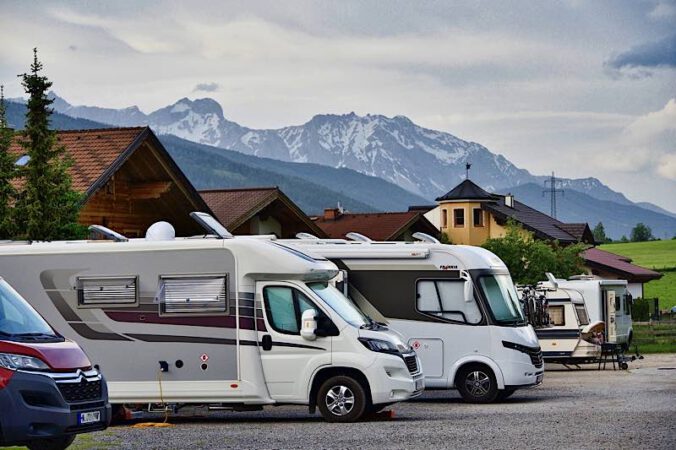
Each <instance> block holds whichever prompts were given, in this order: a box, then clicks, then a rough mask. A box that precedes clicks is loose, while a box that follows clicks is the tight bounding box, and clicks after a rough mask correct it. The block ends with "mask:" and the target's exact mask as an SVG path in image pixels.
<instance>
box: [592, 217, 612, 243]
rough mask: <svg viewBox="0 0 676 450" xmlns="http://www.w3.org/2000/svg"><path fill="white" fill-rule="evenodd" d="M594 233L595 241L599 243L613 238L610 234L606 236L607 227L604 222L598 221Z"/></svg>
mask: <svg viewBox="0 0 676 450" xmlns="http://www.w3.org/2000/svg"><path fill="white" fill-rule="evenodd" d="M592 233H593V234H594V241H595V242H596V243H598V244H603V243H606V242H610V241H611V239H610V238H609V237H608V236H606V229H605V228H604V227H603V222H599V223H597V224H596V226H595V227H594V231H592Z"/></svg>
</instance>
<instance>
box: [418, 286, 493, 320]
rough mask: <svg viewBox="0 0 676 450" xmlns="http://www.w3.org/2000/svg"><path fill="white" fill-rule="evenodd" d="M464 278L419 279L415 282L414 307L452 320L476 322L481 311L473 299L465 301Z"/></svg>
mask: <svg viewBox="0 0 676 450" xmlns="http://www.w3.org/2000/svg"><path fill="white" fill-rule="evenodd" d="M464 286H465V282H464V280H420V281H418V282H417V284H416V299H417V300H416V308H417V309H418V311H420V312H421V313H424V314H430V315H433V316H436V317H441V318H443V319H447V320H451V321H454V322H462V323H470V324H477V323H479V322H481V312H480V311H479V307H478V306H477V304H476V302H475V301H471V302H469V303H468V302H465V294H464V289H465V287H464Z"/></svg>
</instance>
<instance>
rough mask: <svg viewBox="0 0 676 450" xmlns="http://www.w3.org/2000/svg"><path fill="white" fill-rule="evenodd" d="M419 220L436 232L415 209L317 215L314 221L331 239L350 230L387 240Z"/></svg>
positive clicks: (343, 236) (377, 239)
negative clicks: (334, 216) (330, 215)
mask: <svg viewBox="0 0 676 450" xmlns="http://www.w3.org/2000/svg"><path fill="white" fill-rule="evenodd" d="M419 221H421V225H422V227H423V228H424V229H425V232H427V233H432V234H435V235H436V234H438V230H437V229H436V228H435V227H434V225H432V224H431V223H430V222H429V221H428V220H427V219H426V218H425V217H424V216H423V215H422V214H420V213H419V212H416V211H406V212H387V213H364V214H350V213H346V214H342V215H339V216H338V218H337V219H325V218H324V217H318V218H316V219H315V223H316V224H317V225H319V226H320V227H321V229H322V230H324V232H326V234H327V235H328V236H329V237H330V238H333V239H341V238H343V239H344V238H345V235H346V234H347V233H349V232H351V231H353V232H356V233H361V234H363V235H365V236H367V237H369V238H371V239H373V240H374V241H387V240H389V239H394V238H396V237H398V236H399V235H400V234H401V233H402V232H404V231H405V230H406V229H407V228H408V227H410V226H412V225H414V224H416V223H418V222H419Z"/></svg>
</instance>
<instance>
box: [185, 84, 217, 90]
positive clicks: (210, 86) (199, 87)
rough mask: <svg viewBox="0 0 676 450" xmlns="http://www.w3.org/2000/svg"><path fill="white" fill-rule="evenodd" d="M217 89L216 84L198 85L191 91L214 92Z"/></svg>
mask: <svg viewBox="0 0 676 450" xmlns="http://www.w3.org/2000/svg"><path fill="white" fill-rule="evenodd" d="M219 88H220V86H219V85H218V83H198V84H197V85H196V86H195V88H194V89H193V90H192V91H193V92H198V91H202V92H216V91H217V90H218V89H219Z"/></svg>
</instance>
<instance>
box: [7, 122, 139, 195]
mask: <svg viewBox="0 0 676 450" xmlns="http://www.w3.org/2000/svg"><path fill="white" fill-rule="evenodd" d="M145 130H146V127H133V128H104V129H96V130H69V131H58V132H57V139H58V142H59V144H61V145H63V146H65V147H66V150H67V151H68V154H69V155H70V156H71V158H72V159H73V166H72V167H71V169H70V175H71V177H72V179H73V189H75V190H76V191H78V192H86V191H87V190H88V189H90V188H91V187H92V186H93V185H94V183H95V182H96V181H97V180H98V179H99V178H101V176H102V175H103V174H104V172H106V170H108V169H109V168H110V167H111V166H112V165H113V162H115V160H117V159H118V158H119V157H120V156H121V155H122V154H124V153H125V150H127V149H128V148H130V147H131V145H132V144H133V143H134V141H135V140H136V139H137V138H138V137H139V136H140V135H141V134H142V133H143V131H145ZM19 139H20V134H18V133H17V137H16V138H15V139H14V142H13V143H12V145H11V147H10V150H9V151H10V153H12V154H14V155H16V156H17V159H18V158H19V157H20V156H22V155H23V154H24V153H25V151H24V149H23V147H21V145H20V144H19Z"/></svg>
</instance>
